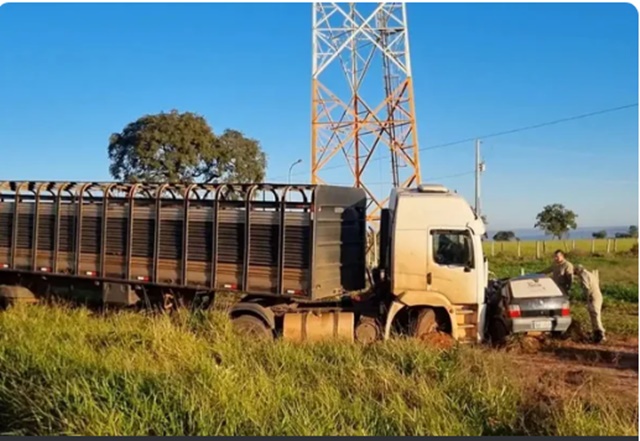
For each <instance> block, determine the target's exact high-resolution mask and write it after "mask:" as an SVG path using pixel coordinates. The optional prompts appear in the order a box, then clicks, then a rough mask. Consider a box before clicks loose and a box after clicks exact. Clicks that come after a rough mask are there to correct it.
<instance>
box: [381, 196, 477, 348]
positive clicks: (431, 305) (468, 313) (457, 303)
mask: <svg viewBox="0 0 640 441" xmlns="http://www.w3.org/2000/svg"><path fill="white" fill-rule="evenodd" d="M386 214H387V222H386V223H387V225H386V226H385V228H387V231H388V241H389V244H388V246H387V249H388V254H387V256H385V257H384V258H383V259H385V260H386V262H385V265H384V267H385V268H386V272H387V274H386V276H387V278H388V280H389V283H390V287H389V289H390V291H391V293H392V295H393V298H394V301H393V302H392V304H391V307H390V310H389V313H388V316H387V323H386V326H385V337H388V336H389V332H390V327H391V323H392V322H393V319H394V316H395V315H396V314H397V313H398V312H400V310H402V309H403V308H417V309H419V310H423V309H425V307H426V308H428V309H432V310H433V311H435V313H436V314H435V316H437V318H438V326H439V327H447V328H449V329H448V331H450V333H451V335H452V336H453V338H455V339H456V340H460V341H469V342H471V341H473V342H477V341H481V340H482V338H483V330H484V305H485V289H486V287H487V283H488V268H487V262H486V260H485V257H484V253H483V250H482V240H481V238H482V236H483V235H484V233H485V226H484V223H483V222H482V220H481V219H479V218H478V217H477V216H476V214H475V213H474V211H473V210H472V208H471V207H470V206H469V204H468V203H467V201H466V200H465V199H464V198H463V197H461V196H460V195H458V194H457V193H455V192H452V191H450V190H449V189H447V188H445V187H443V186H442V185H437V184H432V185H420V186H419V187H418V188H411V189H399V188H398V189H393V190H392V193H391V196H390V199H389V208H388V213H386ZM431 316H432V317H433V316H434V314H433V313H432V314H431ZM447 321H448V323H447Z"/></svg>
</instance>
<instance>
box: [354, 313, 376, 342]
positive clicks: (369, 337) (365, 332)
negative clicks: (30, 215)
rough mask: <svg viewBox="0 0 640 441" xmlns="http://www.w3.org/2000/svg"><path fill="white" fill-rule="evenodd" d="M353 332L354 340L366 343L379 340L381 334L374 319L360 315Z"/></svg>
mask: <svg viewBox="0 0 640 441" xmlns="http://www.w3.org/2000/svg"><path fill="white" fill-rule="evenodd" d="M354 334H355V340H356V341H357V342H358V343H362V344H365V345H367V344H371V343H373V342H375V341H376V340H379V339H380V337H381V335H382V330H381V329H380V326H379V325H378V323H377V322H376V321H375V320H374V319H372V318H369V317H364V318H363V317H361V318H360V320H359V321H358V324H357V325H356V329H355V331H354Z"/></svg>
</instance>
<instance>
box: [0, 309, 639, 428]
mask: <svg viewBox="0 0 640 441" xmlns="http://www.w3.org/2000/svg"><path fill="white" fill-rule="evenodd" d="M0 372H2V375H0V432H2V433H5V434H20V435H51V434H62V435H178V434H181V435H182V434H185V435H337V434H340V435H490V434H541V435H548V434H556V433H562V434H571V435H579V434H620V435H622V434H627V435H632V434H637V425H636V421H637V403H636V407H635V408H634V407H633V406H631V408H630V407H629V406H618V407H616V406H615V405H614V404H612V402H610V400H609V399H608V398H606V397H600V396H598V395H597V394H594V395H593V396H589V397H588V398H576V397H573V398H571V396H569V397H567V398H563V397H551V398H549V397H547V398H545V399H544V400H540V396H539V391H535V390H532V389H531V387H530V385H527V383H526V382H525V381H524V380H523V376H522V375H521V374H520V373H519V370H518V369H516V368H515V367H514V366H512V365H511V364H510V362H509V359H508V358H507V356H506V355H505V354H502V353H499V352H491V351H485V350H482V349H479V348H466V347H465V348H453V349H449V350H436V349H429V348H427V347H425V346H424V345H421V344H420V343H419V342H416V341H411V340H395V341H389V342H383V343H379V344H374V345H371V346H359V345H356V344H342V343H339V342H333V343H326V344H315V345H312V344H303V345H295V344H289V343H285V342H273V343H268V344H255V343H252V342H249V341H244V340H242V339H239V338H237V337H235V336H233V334H232V333H231V331H230V329H229V323H228V321H227V319H226V317H225V316H223V315H222V314H221V313H216V312H213V313H209V314H206V315H205V314H200V315H188V314H184V313H180V314H176V315H173V316H171V317H168V316H160V317H151V316H146V315H144V314H135V313H124V312H122V313H112V314H108V315H106V316H99V317H97V316H94V315H92V313H90V312H88V311H87V310H84V309H66V308H62V307H58V308H49V307H45V306H34V307H25V306H20V307H16V308H13V309H11V310H9V311H7V312H5V313H2V314H0ZM587 386H588V385H587Z"/></svg>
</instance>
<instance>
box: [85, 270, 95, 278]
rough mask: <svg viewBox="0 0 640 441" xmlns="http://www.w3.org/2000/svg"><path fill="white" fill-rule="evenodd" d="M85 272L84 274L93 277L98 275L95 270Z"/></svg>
mask: <svg viewBox="0 0 640 441" xmlns="http://www.w3.org/2000/svg"><path fill="white" fill-rule="evenodd" d="M85 274H86V275H87V276H91V277H94V276H97V275H98V273H96V272H95V271H87V272H86V273H85Z"/></svg>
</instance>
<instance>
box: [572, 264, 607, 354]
mask: <svg viewBox="0 0 640 441" xmlns="http://www.w3.org/2000/svg"><path fill="white" fill-rule="evenodd" d="M574 274H575V275H576V276H578V280H579V281H580V287H581V288H582V293H583V294H584V296H585V299H586V300H587V310H588V311H589V317H590V318H591V328H592V329H593V340H594V341H595V342H596V343H600V342H604V341H605V337H604V327H603V326H602V319H601V310H602V292H601V291H600V275H599V274H598V271H597V270H596V271H587V270H586V269H585V268H584V267H583V266H582V265H576V267H575V270H574Z"/></svg>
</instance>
